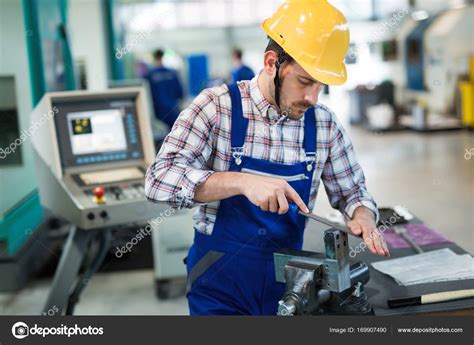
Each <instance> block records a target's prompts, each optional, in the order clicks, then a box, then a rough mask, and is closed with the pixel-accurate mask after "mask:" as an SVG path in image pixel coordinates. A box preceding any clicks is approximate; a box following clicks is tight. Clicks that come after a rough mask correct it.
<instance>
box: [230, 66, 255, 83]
mask: <svg viewBox="0 0 474 345" xmlns="http://www.w3.org/2000/svg"><path fill="white" fill-rule="evenodd" d="M254 76H255V73H253V71H252V69H251V68H250V67H248V66H246V65H240V66H239V67H237V68H234V70H233V71H232V82H233V83H237V82H238V81H240V80H250V79H252V78H253V77H254Z"/></svg>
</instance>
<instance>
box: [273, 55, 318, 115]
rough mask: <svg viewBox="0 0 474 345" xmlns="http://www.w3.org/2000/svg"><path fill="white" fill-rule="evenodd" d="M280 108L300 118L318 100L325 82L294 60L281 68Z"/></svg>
mask: <svg viewBox="0 0 474 345" xmlns="http://www.w3.org/2000/svg"><path fill="white" fill-rule="evenodd" d="M280 80H281V88H280V109H281V111H282V112H283V111H287V112H288V117H289V118H290V119H293V120H298V119H300V118H301V117H303V115H304V113H305V111H306V110H307V109H308V108H309V107H312V106H314V105H315V104H316V103H317V102H318V96H319V93H320V92H321V90H322V89H323V88H324V84H323V83H320V82H318V81H317V80H315V79H314V78H312V77H311V76H310V75H309V74H308V73H307V72H306V71H305V70H303V68H301V66H300V65H299V64H298V63H296V62H295V61H293V62H292V63H285V64H283V65H282V66H281V68H280Z"/></svg>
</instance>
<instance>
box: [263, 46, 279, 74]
mask: <svg viewBox="0 0 474 345" xmlns="http://www.w3.org/2000/svg"><path fill="white" fill-rule="evenodd" d="M277 59H278V55H277V53H275V52H274V51H273V50H269V51H266V52H265V53H264V54H263V70H264V71H265V73H266V74H267V75H268V76H270V77H272V78H273V77H275V73H276V67H275V63H276V61H277Z"/></svg>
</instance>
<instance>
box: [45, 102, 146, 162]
mask: <svg viewBox="0 0 474 345" xmlns="http://www.w3.org/2000/svg"><path fill="white" fill-rule="evenodd" d="M54 106H55V107H57V108H58V114H57V115H56V116H55V122H56V133H57V137H58V146H59V151H60V155H61V164H62V166H63V167H72V166H82V165H90V164H101V165H103V164H104V163H109V162H114V161H124V160H133V159H141V158H143V149H142V144H141V136H140V129H139V122H138V117H137V109H136V104H135V98H134V97H128V98H127V97H120V98H119V97H107V98H98V97H95V98H91V99H87V98H84V99H81V100H74V101H63V102H56V103H55V104H54Z"/></svg>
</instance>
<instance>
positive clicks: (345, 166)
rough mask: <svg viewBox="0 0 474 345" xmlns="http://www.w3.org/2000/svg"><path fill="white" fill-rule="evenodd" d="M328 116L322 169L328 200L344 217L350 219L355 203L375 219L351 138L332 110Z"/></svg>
mask: <svg viewBox="0 0 474 345" xmlns="http://www.w3.org/2000/svg"><path fill="white" fill-rule="evenodd" d="M331 117H332V125H331V129H330V147H329V155H328V159H327V161H326V164H325V166H324V169H323V173H322V180H323V183H324V187H325V189H326V193H327V195H328V198H329V202H330V203H331V206H332V207H333V208H336V209H338V210H339V211H340V212H341V213H342V214H343V215H344V217H345V218H346V219H352V215H353V213H354V211H355V209H356V208H357V207H359V206H365V207H367V208H368V209H370V210H371V211H372V212H373V213H374V216H375V219H376V221H378V219H379V214H378V210H377V204H376V203H375V201H374V199H373V198H372V196H371V195H370V194H369V192H368V191H367V188H366V184H365V176H364V172H363V171H362V168H361V166H360V165H359V163H358V161H357V158H356V156H355V152H354V147H353V145H352V142H351V140H350V138H349V136H348V134H347V132H346V131H345V129H344V128H343V127H342V125H341V123H340V122H339V121H338V119H337V118H336V116H335V115H334V114H333V113H331Z"/></svg>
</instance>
